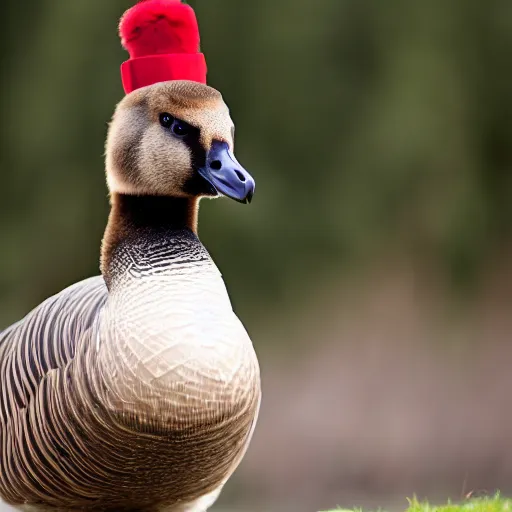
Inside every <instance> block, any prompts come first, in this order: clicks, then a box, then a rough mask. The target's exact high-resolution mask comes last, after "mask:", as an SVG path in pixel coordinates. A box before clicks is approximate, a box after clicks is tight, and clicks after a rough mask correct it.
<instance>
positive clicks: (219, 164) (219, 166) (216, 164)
mask: <svg viewBox="0 0 512 512" xmlns="http://www.w3.org/2000/svg"><path fill="white" fill-rule="evenodd" d="M210 167H211V168H212V169H213V170H214V171H220V170H221V169H222V162H221V161H220V160H214V161H213V162H212V163H211V164H210Z"/></svg>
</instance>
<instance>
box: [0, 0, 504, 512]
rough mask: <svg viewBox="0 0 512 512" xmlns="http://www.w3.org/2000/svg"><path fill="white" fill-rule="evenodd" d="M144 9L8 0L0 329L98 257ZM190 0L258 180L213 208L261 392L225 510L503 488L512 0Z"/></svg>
mask: <svg viewBox="0 0 512 512" xmlns="http://www.w3.org/2000/svg"><path fill="white" fill-rule="evenodd" d="M133 3H134V2H133V0H109V1H108V2H106V1H99V0H73V1H72V2H64V1H61V2H55V1H54V0H38V1H35V0H25V1H24V2H19V1H17V0H6V2H4V5H3V8H2V9H3V13H4V23H3V30H2V34H1V35H0V37H2V38H3V42H2V45H1V47H0V56H1V82H0V106H1V118H2V122H1V137H0V144H1V152H0V165H1V182H0V183H1V185H0V186H1V191H2V195H1V197H2V200H1V201H0V234H1V248H2V251H1V253H0V328H1V327H6V326H7V325H9V324H10V323H11V322H13V321H15V320H17V319H18V318H20V317H21V316H23V315H24V314H25V313H26V312H27V311H28V310H30V309H31V308H32V307H33V306H35V305H36V304H38V303H39V302H40V301H41V300H43V299H44V298H46V297H47V296H49V295H51V294H54V293H56V292H58V291H60V290H61V289H62V288H63V287H65V286H67V285H69V284H71V283H73V282H75V281H77V280H80V279H83V278H85V277H87V276H90V275H93V274H97V273H98V256H99V244H100V240H101V237H102V233H103V229H104V226H105V222H106V217H107V213H108V198H107V192H106V188H105V180H104V175H103V151H104V149H103V145H104V139H105V135H106V131H107V123H108V121H109V118H110V116H111V114H112V112H113V109H114V106H115V104H116V103H117V102H118V101H119V100H120V99H121V98H122V96H123V91H122V87H121V81H120V77H119V65H120V64H121V62H122V61H123V60H125V59H126V58H127V55H126V54H125V52H124V51H123V50H122V48H121V46H120V43H119V40H118V37H117V32H116V28H117V22H118V19H119V17H120V16H121V14H122V13H123V11H124V10H125V9H127V8H129V7H130V6H131V5H133ZM190 4H191V5H192V6H193V7H195V8H196V11H197V15H198V18H199V23H200V26H201V31H202V49H203V51H204V52H205V53H206V55H207V60H208V64H209V83H210V85H212V86H214V87H216V88H218V89H219V90H220V91H221V92H222V93H223V95H224V97H225V99H226V101H227V103H228V104H229V105H230V107H231V111H232V116H233V118H234V120H235V122H236V124H237V155H238V158H239V160H240V161H241V162H242V163H243V164H244V165H245V166H246V168H247V169H248V170H249V171H250V172H251V173H252V174H253V176H254V177H255V179H256V182H257V193H256V196H255V200H254V201H253V203H252V204H251V206H250V207H242V206H240V205H238V204H236V203H235V202H231V201H226V200H220V201H209V202H204V204H203V206H202V214H201V218H200V235H201V238H202V240H203V242H204V243H205V245H206V246H207V247H208V249H209V250H210V252H211V254H212V256H213V257H214V259H215V260H216V262H217V264H218V265H219V267H220V268H221V270H222V272H223V275H224V278H225V281H226V283H227V285H228V288H229V290H230V294H231V297H232V299H233V302H234V305H235V309H236V311H237V313H238V314H239V316H240V317H241V318H242V319H243V321H244V323H245V325H246V327H247V328H248V330H249V332H250V333H251V336H252V339H253V340H254V343H255V346H256V348H257V352H258V354H259V357H260V361H261V367H262V376H263V388H264V399H263V406H262V410H261V414H260V421H259V425H258V428H257V429H256V433H255V437H254V441H253V443H252V445H251V447H250V449H249V452H248V454H247V457H246V459H245V460H244V462H243V464H242V465H241V467H240V468H239V470H238V471H237V473H236V475H235V477H234V478H233V479H232V480H231V482H230V483H229V484H228V485H227V487H226V489H225V492H224V493H223V495H222V497H221V499H220V501H219V502H218V505H217V506H216V507H215V508H214V510H218V511H227V510H230V511H231V510H234V511H246V512H260V511H264V512H269V511H270V512H272V511H278V512H280V511H285V512H286V511H290V512H292V511H293V512H302V511H303V512H312V511H318V510H322V509H326V508H329V507H333V506H335V505H342V506H346V507H348V506H354V505H356V506H362V507H365V508H372V507H374V508H375V507H377V506H381V507H385V508H388V509H391V510H399V509H402V508H405V507H406V505H407V502H406V499H405V498H406V497H412V495H413V494H417V495H418V497H420V498H421V497H425V496H428V497H429V498H430V499H431V500H436V499H439V500H441V499H443V500H444V499H446V498H448V497H451V498H453V499H459V498H461V497H463V496H464V495H465V494H466V493H468V492H470V491H472V490H482V489H483V490H487V491H489V492H492V491H493V490H494V489H501V490H502V492H503V493H504V494H507V493H509V494H510V493H512V406H511V401H512V398H511V395H512V371H511V367H512V123H511V119H512V68H511V66H510V59H511V56H512V2H510V0H488V1H486V2H472V1H468V0H452V1H450V2H446V1H445V0H418V1H416V2H410V1H408V0H388V1H387V2H379V1H376V0H373V1H370V0H315V1H314V2H312V1H311V0H258V1H241V0H215V2H212V1H206V0H202V1H201V0H196V1H190ZM0 508H1V506H0Z"/></svg>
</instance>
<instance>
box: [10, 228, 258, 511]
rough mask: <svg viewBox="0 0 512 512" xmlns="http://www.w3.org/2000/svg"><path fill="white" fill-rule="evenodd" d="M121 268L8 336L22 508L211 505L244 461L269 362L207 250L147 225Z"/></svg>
mask: <svg viewBox="0 0 512 512" xmlns="http://www.w3.org/2000/svg"><path fill="white" fill-rule="evenodd" d="M115 262H116V272H115V275H114V276H113V277H112V283H111V288H110V291H109V290H108V289H107V287H106V285H105V281H104V279H103V278H102V277H94V278H91V279H87V280H85V281H82V282H80V283H78V284H75V285H73V286H71V287H70V288H68V289H66V290H64V291H63V292H61V293H59V294H58V295H56V296H54V297H52V298H50V299H48V300H47V301H45V302H44V303H43V304H41V306H39V307H38V308H36V309H35V310H34V311H33V312H31V313H30V314H29V315H28V316H27V317H26V318H25V319H24V320H23V321H21V322H19V323H17V324H15V325H14V326H13V327H11V328H10V329H8V330H6V331H5V332H4V333H2V334H1V335H0V361H1V366H0V376H1V377H0V379H1V380H0V385H1V389H2V397H1V404H2V407H1V409H0V420H1V422H0V425H1V430H0V441H1V445H0V446H1V454H0V455H1V457H0V490H1V494H2V496H3V498H4V499H5V500H6V501H8V502H10V503H14V504H22V503H25V502H28V503H31V504H35V505H37V504H41V505H44V506H45V507H52V508H55V509H59V510H75V509H77V510H78V509H80V510H87V509H91V510H167V509H168V510H184V511H185V510H202V509H200V508H199V509H195V508H193V507H194V506H195V502H198V504H199V505H200V503H201V500H203V502H205V501H206V500H207V499H208V497H209V496H210V495H212V494H215V493H216V492H218V491H220V488H221V487H222V485H223V483H224V482H225V480H226V479H227V478H228V477H229V475H230V474H231V472H232V471H233V470H234V468H235V467H236V465H237V462H238V461H239V460H240V458H241V457H242V455H243V453H244V450H245V447H246V445H247V442H248V440H249V438H250V435H251V432H252V427H253V424H254V420H255V416H256V412H257V408H258V404H259V388H258V381H259V379H258V364H257V360H256V357H255V354H254V351H253V349H252V344H251V342H250V340H249V337H248V336H247V333H246V332H245V329H244V328H243V327H242V325H241V324H240V322H239V320H238V319H237V317H236V316H235V315H234V313H233V312H232V309H231V306H230V302H229V298H228V296H227V292H226V289H225V286H224V283H223V281H222V278H221V276H220V273H219V271H218V270H217V268H216V266H215V265H214V263H213V262H212V261H211V259H210V257H209V256H208V253H207V252H206V250H205V249H204V247H203V246H202V245H201V244H200V242H199V240H198V239H197V237H196V236H195V235H194V234H193V233H192V232H191V231H189V230H186V229H182V230H175V229H173V228H171V229H169V230H167V229H163V228H161V229H157V230H154V229H148V230H143V233H141V236H140V238H139V239H137V240H132V241H130V242H129V243H127V244H126V246H122V247H120V248H119V249H118V254H117V255H116V256H115ZM198 500H199V501H198ZM206 503H207V501H206ZM134 505H135V508H132V507H133V506H134ZM187 507H188V508H187ZM190 507H192V508H190Z"/></svg>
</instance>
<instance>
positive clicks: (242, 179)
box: [235, 170, 245, 183]
mask: <svg viewBox="0 0 512 512" xmlns="http://www.w3.org/2000/svg"><path fill="white" fill-rule="evenodd" d="M235 173H236V175H237V176H238V179H239V180H240V181H241V182H242V183H244V182H245V176H244V175H243V174H242V173H241V172H240V171H237V170H235Z"/></svg>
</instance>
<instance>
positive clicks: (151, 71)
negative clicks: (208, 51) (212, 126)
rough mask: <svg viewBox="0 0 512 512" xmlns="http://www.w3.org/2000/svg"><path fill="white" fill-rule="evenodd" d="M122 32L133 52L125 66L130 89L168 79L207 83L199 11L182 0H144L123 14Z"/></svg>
mask: <svg viewBox="0 0 512 512" xmlns="http://www.w3.org/2000/svg"><path fill="white" fill-rule="evenodd" d="M119 35H120V37H121V42H122V45H123V47H124V48H125V49H126V50H127V51H128V53H129V54H130V60H128V61H127V62H125V63H124V64H123V66H122V67H121V74H122V78H123V85H124V88H125V91H126V92H127V93H129V92H131V91H133V90H135V89H138V88H140V87H144V86H147V85H151V84H153V83H157V82H163V81H168V80H193V81H196V82H202V83H206V63H205V61H204V56H203V55H202V54H201V53H199V43H200V37H199V27H198V24H197V19H196V15H195V13H194V10H193V9H192V7H190V6H189V5H187V4H183V3H182V2H181V0H142V1H141V2H139V3H138V4H136V5H134V6H133V7H132V8H131V9H128V10H127V11H126V12H125V13H124V15H123V16H122V18H121V22H120V24H119Z"/></svg>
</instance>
